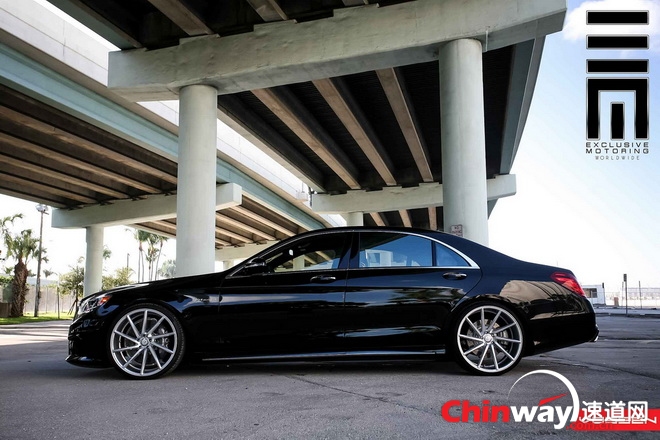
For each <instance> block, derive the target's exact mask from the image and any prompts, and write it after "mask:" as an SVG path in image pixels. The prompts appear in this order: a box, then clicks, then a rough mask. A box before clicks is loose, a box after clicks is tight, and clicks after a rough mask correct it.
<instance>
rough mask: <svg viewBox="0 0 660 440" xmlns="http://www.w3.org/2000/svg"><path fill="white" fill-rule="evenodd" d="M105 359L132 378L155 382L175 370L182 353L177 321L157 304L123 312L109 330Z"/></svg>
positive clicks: (130, 308)
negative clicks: (106, 356) (106, 357)
mask: <svg viewBox="0 0 660 440" xmlns="http://www.w3.org/2000/svg"><path fill="white" fill-rule="evenodd" d="M107 341H108V345H107V347H108V359H110V363H111V364H112V365H113V366H114V367H115V368H116V369H117V371H119V372H120V373H122V374H123V375H124V376H126V377H128V378H131V379H155V378H157V377H161V376H164V375H166V374H168V373H171V372H172V371H174V369H176V368H177V367H178V366H179V364H180V363H181V360H182V359H183V355H184V352H185V337H184V334H183V329H182V327H181V324H180V323H179V320H178V319H177V318H176V317H175V316H174V314H173V313H172V312H170V311H169V310H167V309H166V308H165V307H162V306H159V305H157V304H138V305H134V306H131V307H129V308H127V309H126V310H124V311H122V312H121V313H120V315H119V316H118V317H117V319H115V321H114V322H113V323H112V326H111V327H110V333H109V335H108V340H107Z"/></svg>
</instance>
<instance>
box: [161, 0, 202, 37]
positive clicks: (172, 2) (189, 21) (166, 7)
mask: <svg viewBox="0 0 660 440" xmlns="http://www.w3.org/2000/svg"><path fill="white" fill-rule="evenodd" d="M149 3H151V4H152V5H154V6H155V7H156V8H157V9H159V10H160V12H162V13H163V14H165V16H167V18H169V19H170V20H172V22H174V24H176V25H177V26H179V27H180V28H181V29H182V30H183V31H184V32H185V33H186V34H188V35H202V34H206V35H212V34H213V33H214V32H213V31H212V30H211V28H209V27H208V26H207V25H206V23H204V20H202V19H201V18H199V17H198V16H197V14H195V12H194V11H193V10H191V9H190V8H188V7H187V6H186V5H185V4H184V3H183V2H180V1H178V0H149Z"/></svg>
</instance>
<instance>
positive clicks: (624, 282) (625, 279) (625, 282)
mask: <svg viewBox="0 0 660 440" xmlns="http://www.w3.org/2000/svg"><path fill="white" fill-rule="evenodd" d="M623 284H624V286H625V289H626V316H628V274H626V273H624V274H623Z"/></svg>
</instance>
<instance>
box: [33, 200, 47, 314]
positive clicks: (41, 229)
mask: <svg viewBox="0 0 660 440" xmlns="http://www.w3.org/2000/svg"><path fill="white" fill-rule="evenodd" d="M37 211H39V213H40V214H41V224H40V226H39V257H38V261H37V285H36V286H35V287H36V292H35V295H34V317H35V318H36V317H37V316H39V299H40V298H41V253H42V252H43V249H44V247H43V244H42V242H43V237H44V214H48V206H46V205H42V204H41V203H39V204H38V205H37Z"/></svg>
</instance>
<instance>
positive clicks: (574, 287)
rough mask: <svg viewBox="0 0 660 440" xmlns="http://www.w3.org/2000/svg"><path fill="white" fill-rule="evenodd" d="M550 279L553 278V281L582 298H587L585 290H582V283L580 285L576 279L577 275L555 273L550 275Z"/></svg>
mask: <svg viewBox="0 0 660 440" xmlns="http://www.w3.org/2000/svg"><path fill="white" fill-rule="evenodd" d="M550 278H552V281H554V282H555V283H559V284H561V285H562V286H564V287H566V288H567V289H568V290H570V291H571V292H573V293H576V294H578V295H580V296H585V295H584V290H582V286H580V283H578V281H577V279H576V278H575V275H573V274H572V273H566V272H555V273H553V274H552V275H550Z"/></svg>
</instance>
